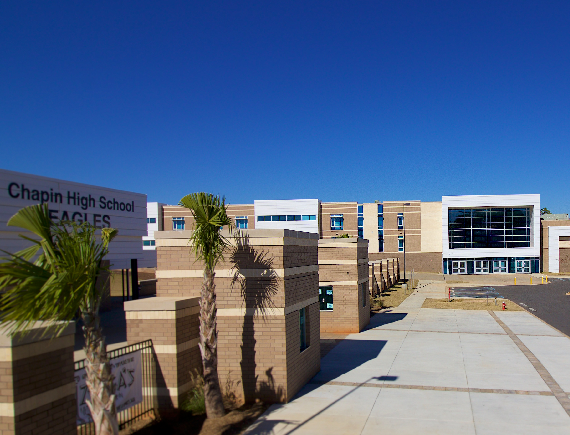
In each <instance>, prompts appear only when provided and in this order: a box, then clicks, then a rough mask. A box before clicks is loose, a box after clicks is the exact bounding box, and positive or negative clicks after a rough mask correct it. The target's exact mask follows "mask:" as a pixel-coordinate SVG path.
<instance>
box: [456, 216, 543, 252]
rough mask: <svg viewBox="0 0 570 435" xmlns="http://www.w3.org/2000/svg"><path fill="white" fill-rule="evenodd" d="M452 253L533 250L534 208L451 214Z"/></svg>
mask: <svg viewBox="0 0 570 435" xmlns="http://www.w3.org/2000/svg"><path fill="white" fill-rule="evenodd" d="M448 218H449V221H448V224H449V227H448V234H449V249H455V248H473V249H477V248H480V249H481V248H483V249H484V248H524V247H530V230H531V225H532V222H531V221H532V208H531V207H520V208H467V209H449V210H448Z"/></svg>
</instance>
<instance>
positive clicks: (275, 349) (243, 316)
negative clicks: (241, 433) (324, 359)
mask: <svg viewBox="0 0 570 435" xmlns="http://www.w3.org/2000/svg"><path fill="white" fill-rule="evenodd" d="M243 233H244V235H245V237H244V239H242V240H241V241H240V242H239V243H238V242H235V241H234V242H233V247H232V248H231V249H228V251H227V253H225V255H224V259H223V260H222V261H220V262H219V263H218V264H217V266H216V269H215V273H216V276H215V285H216V302H217V308H218V312H217V319H218V320H217V321H218V340H219V342H218V373H219V376H220V383H221V386H222V389H223V390H232V392H233V393H234V394H235V395H236V396H237V397H239V398H241V399H243V400H248V401H249V400H254V399H256V398H260V399H262V400H265V401H270V402H271V401H277V402H280V401H287V400H288V399H290V398H291V397H292V396H293V395H294V394H295V393H296V392H297V391H298V388H300V386H302V385H304V383H305V382H306V381H307V380H308V379H309V378H310V377H312V376H314V374H315V373H316V372H317V371H318V368H319V366H320V340H319V333H318V329H317V332H314V331H312V329H314V328H315V325H316V326H317V327H318V325H319V319H318V318H316V317H315V316H316V314H318V309H317V310H315V308H314V307H313V308H311V307H310V306H311V305H315V306H316V303H317V299H318V297H317V296H318V282H319V278H318V239H317V237H318V236H317V235H316V234H309V233H301V232H295V231H288V230H246V231H244V232H243ZM190 235H191V233H190V232H189V231H170V232H160V233H156V238H157V258H158V263H157V272H156V276H157V280H158V281H157V296H162V297H167V296H168V297H173V296H176V297H180V298H182V297H191V296H199V295H200V291H201V286H202V281H203V272H202V271H203V265H202V263H201V262H195V261H194V254H193V253H192V252H191V250H190V247H189V246H188V243H187V241H188V239H189V237H190ZM225 235H226V236H228V237H229V234H227V233H225ZM304 307H307V311H308V313H309V314H308V319H309V323H310V325H311V326H310V328H312V329H311V331H312V332H311V336H312V342H311V346H310V348H311V349H310V350H309V349H307V350H305V351H304V352H302V354H303V357H302V361H304V364H305V365H304V366H303V367H301V368H298V367H295V370H294V371H292V367H293V366H290V365H289V362H288V361H289V359H290V358H292V357H293V355H295V353H297V354H299V353H300V344H299V329H298V328H299V325H298V324H297V332H296V333H295V334H294V335H293V336H291V337H290V336H289V334H292V332H291V331H290V329H288V326H286V325H288V323H287V322H289V320H287V319H289V318H290V317H291V316H297V322H298V316H299V310H300V309H301V308H304ZM291 340H293V341H295V340H296V343H297V344H296V345H295V346H293V345H292V344H291V343H292V341H291ZM298 371H300V373H297V372H298Z"/></svg>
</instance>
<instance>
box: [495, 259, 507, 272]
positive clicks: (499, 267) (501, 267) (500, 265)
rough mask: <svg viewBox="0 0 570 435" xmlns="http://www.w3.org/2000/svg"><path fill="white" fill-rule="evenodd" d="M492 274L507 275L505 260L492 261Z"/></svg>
mask: <svg viewBox="0 0 570 435" xmlns="http://www.w3.org/2000/svg"><path fill="white" fill-rule="evenodd" d="M493 273H507V260H493Z"/></svg>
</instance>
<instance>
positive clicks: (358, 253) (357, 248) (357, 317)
mask: <svg viewBox="0 0 570 435" xmlns="http://www.w3.org/2000/svg"><path fill="white" fill-rule="evenodd" d="M368 280H369V275H368V240H362V239H356V238H350V239H321V240H319V286H332V287H333V309H332V310H331V311H328V310H327V311H321V312H320V314H321V332H333V333H335V332H336V333H351V332H360V331H361V330H362V328H364V326H366V325H367V324H368V323H369V321H370V298H369V297H368V291H366V292H363V286H364V288H365V289H368V282H367V281H368Z"/></svg>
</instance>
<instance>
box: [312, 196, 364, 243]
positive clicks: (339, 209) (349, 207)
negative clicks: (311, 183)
mask: <svg viewBox="0 0 570 435" xmlns="http://www.w3.org/2000/svg"><path fill="white" fill-rule="evenodd" d="M320 214H321V216H320V218H321V220H320V226H321V229H320V233H321V237H322V238H325V239H327V238H331V237H336V236H340V235H343V234H348V235H349V236H350V237H358V204H357V203H356V202H323V203H321V211H320ZM331 214H342V217H343V229H342V230H331Z"/></svg>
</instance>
